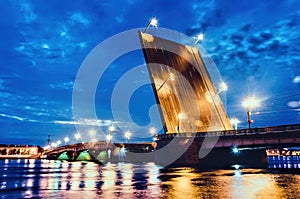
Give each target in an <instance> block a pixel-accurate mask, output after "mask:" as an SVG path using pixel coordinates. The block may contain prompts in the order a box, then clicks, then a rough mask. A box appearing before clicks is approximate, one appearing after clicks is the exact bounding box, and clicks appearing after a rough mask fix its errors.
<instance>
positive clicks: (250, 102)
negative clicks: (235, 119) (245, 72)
mask: <svg viewBox="0 0 300 199" xmlns="http://www.w3.org/2000/svg"><path fill="white" fill-rule="evenodd" d="M243 106H244V107H245V108H248V107H250V108H256V107H260V100H258V99H256V98H255V97H252V98H247V99H246V100H245V101H244V102H243Z"/></svg>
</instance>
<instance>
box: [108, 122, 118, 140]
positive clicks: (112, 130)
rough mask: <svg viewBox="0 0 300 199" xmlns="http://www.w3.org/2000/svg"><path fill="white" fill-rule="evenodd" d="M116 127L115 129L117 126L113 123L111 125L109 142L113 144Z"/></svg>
mask: <svg viewBox="0 0 300 199" xmlns="http://www.w3.org/2000/svg"><path fill="white" fill-rule="evenodd" d="M115 130H116V129H115V127H114V126H113V125H111V126H110V127H109V137H108V138H109V139H108V140H109V144H111V143H112V138H113V136H112V133H113V132H114V131H115Z"/></svg>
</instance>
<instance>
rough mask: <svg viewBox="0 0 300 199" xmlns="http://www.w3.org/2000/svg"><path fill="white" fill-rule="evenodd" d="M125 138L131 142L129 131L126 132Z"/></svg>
mask: <svg viewBox="0 0 300 199" xmlns="http://www.w3.org/2000/svg"><path fill="white" fill-rule="evenodd" d="M124 136H125V137H126V139H127V141H128V142H129V139H130V136H131V133H130V132H129V131H126V132H125V135H124Z"/></svg>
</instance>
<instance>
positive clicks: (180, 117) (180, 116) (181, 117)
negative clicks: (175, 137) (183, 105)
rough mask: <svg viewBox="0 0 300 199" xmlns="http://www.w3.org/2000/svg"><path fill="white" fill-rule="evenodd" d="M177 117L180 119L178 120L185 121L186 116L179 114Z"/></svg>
mask: <svg viewBox="0 0 300 199" xmlns="http://www.w3.org/2000/svg"><path fill="white" fill-rule="evenodd" d="M177 117H178V119H184V118H185V114H184V113H179V114H178V116H177Z"/></svg>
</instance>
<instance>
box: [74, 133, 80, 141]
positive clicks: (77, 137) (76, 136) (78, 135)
mask: <svg viewBox="0 0 300 199" xmlns="http://www.w3.org/2000/svg"><path fill="white" fill-rule="evenodd" d="M80 137H81V136H80V134H79V133H76V134H75V139H76V142H78V140H79V138H80Z"/></svg>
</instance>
